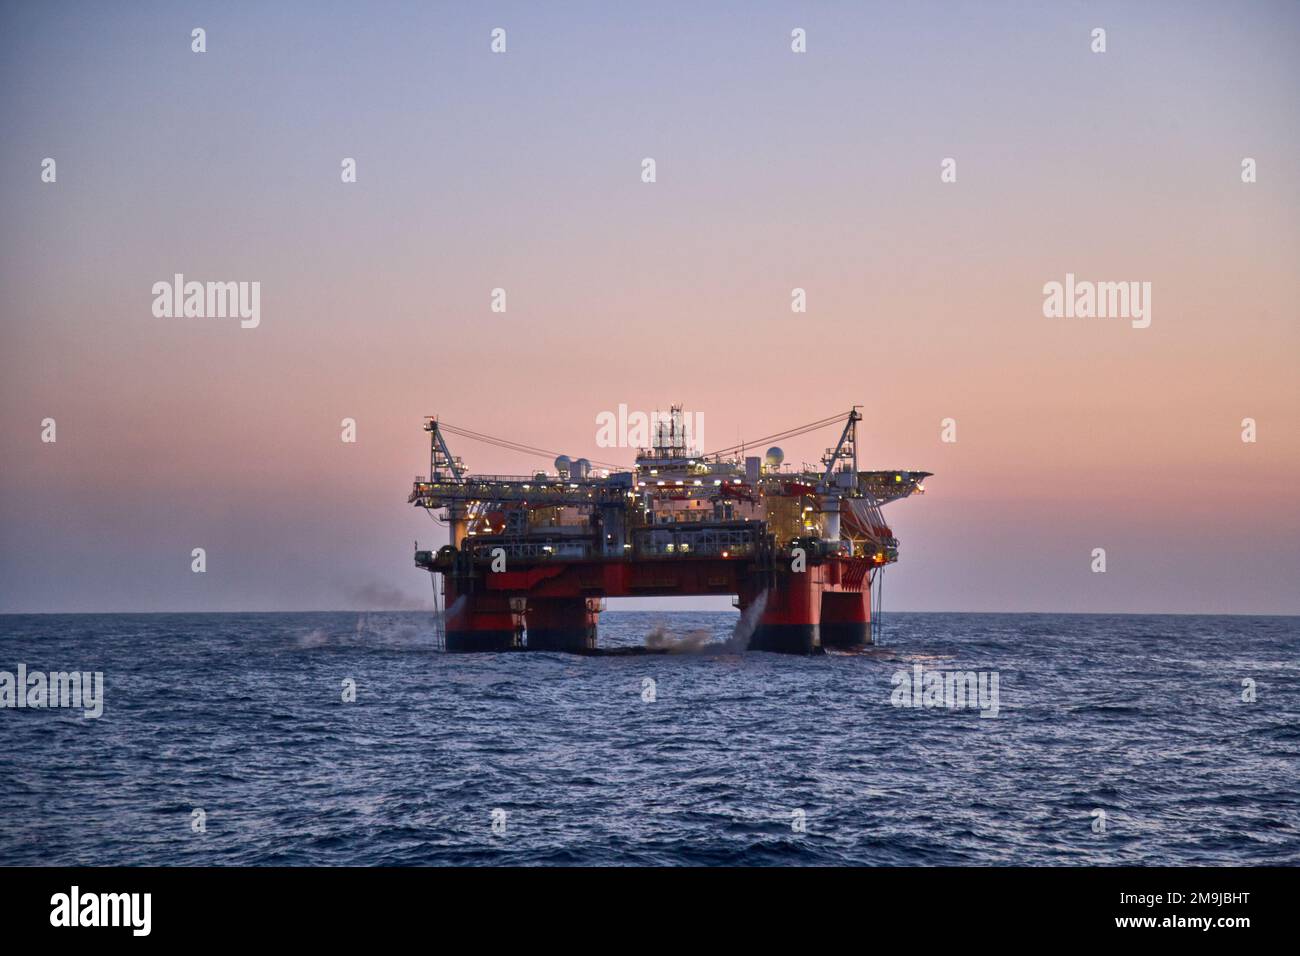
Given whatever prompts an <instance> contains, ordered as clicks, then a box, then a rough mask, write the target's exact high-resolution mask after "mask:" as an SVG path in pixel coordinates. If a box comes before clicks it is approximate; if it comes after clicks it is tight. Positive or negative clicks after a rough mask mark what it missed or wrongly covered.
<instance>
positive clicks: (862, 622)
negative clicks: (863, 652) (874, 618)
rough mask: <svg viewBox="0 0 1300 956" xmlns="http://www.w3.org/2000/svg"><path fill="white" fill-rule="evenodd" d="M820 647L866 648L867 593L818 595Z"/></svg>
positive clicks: (868, 638)
mask: <svg viewBox="0 0 1300 956" xmlns="http://www.w3.org/2000/svg"><path fill="white" fill-rule="evenodd" d="M821 636H822V645H823V646H824V647H866V646H867V645H868V644H870V643H871V591H870V589H869V588H868V586H867V583H866V582H865V581H864V582H863V583H862V590H861V591H826V592H824V593H823V594H822V624H821Z"/></svg>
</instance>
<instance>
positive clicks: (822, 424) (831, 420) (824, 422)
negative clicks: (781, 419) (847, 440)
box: [704, 412, 845, 458]
mask: <svg viewBox="0 0 1300 956" xmlns="http://www.w3.org/2000/svg"><path fill="white" fill-rule="evenodd" d="M844 419H845V416H844V413H843V412H840V413H839V414H837V415H831V416H830V417H828V418H822V419H819V420H817V421H815V422H809V423H808V424H807V425H800V426H798V427H796V428H790V429H787V430H786V431H783V432H777V433H776V434H773V435H765V436H763V437H762V438H754V439H752V440H750V441H746V442H742V443H741V444H739V445H730V446H728V447H727V448H721V449H719V450H718V451H714V452H709V454H707V455H705V456H704V457H705V458H715V457H718V456H721V455H729V454H732V453H733V452H737V451H740V450H741V449H742V448H751V447H753V446H754V445H762V444H766V443H767V442H770V441H781V440H783V439H786V438H797V437H798V436H800V435H806V434H807V433H808V432H813V431H817V430H819V429H822V428H827V427H829V426H831V425H834V424H836V423H837V422H842V421H844Z"/></svg>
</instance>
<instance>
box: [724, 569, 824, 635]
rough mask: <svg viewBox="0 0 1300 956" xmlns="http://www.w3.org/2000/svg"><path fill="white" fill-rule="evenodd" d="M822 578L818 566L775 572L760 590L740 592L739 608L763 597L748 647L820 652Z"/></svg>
mask: <svg viewBox="0 0 1300 956" xmlns="http://www.w3.org/2000/svg"><path fill="white" fill-rule="evenodd" d="M821 594H822V581H821V574H820V569H819V568H816V567H811V568H809V569H808V570H807V571H803V572H786V573H780V574H777V576H776V579H775V582H774V583H773V584H772V586H770V587H769V588H768V589H767V591H766V596H764V594H763V593H761V592H760V593H757V594H753V595H747V596H746V595H742V598H741V601H742V611H741V613H742V614H743V613H744V609H745V608H747V607H749V606H750V605H751V604H753V603H756V602H759V601H763V602H765V603H763V612H762V614H761V615H760V617H759V620H758V625H757V626H756V627H755V628H754V634H753V636H752V637H751V638H750V640H749V650H751V651H774V652H776V653H778V654H821V653H824V652H823V650H822V642H821V633H820V623H821V610H822V602H821Z"/></svg>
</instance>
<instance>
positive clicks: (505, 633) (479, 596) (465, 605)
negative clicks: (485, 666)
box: [446, 581, 523, 653]
mask: <svg viewBox="0 0 1300 956" xmlns="http://www.w3.org/2000/svg"><path fill="white" fill-rule="evenodd" d="M446 602H447V605H446V606H447V612H446V613H447V651H448V652H449V653H451V652H466V651H512V650H518V649H520V648H521V647H522V646H523V641H522V640H521V635H522V634H523V615H521V614H519V613H518V612H517V611H516V610H514V609H512V607H511V604H510V598H509V597H507V596H506V595H505V594H498V593H494V592H490V591H488V592H483V591H478V592H470V593H465V594H457V593H456V591H455V589H454V587H453V586H452V584H451V582H450V581H449V582H448V584H447V595H446Z"/></svg>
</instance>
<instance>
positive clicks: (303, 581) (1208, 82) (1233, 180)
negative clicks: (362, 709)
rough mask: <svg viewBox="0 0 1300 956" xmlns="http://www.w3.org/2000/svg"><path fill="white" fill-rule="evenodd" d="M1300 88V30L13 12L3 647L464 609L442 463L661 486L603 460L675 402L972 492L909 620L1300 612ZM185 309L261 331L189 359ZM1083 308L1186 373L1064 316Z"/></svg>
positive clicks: (912, 518)
mask: <svg viewBox="0 0 1300 956" xmlns="http://www.w3.org/2000/svg"><path fill="white" fill-rule="evenodd" d="M195 27H202V28H203V29H205V30H206V42H207V52H205V53H201V54H199V53H194V52H192V51H191V30H192V29H193V28H195ZM494 27H502V28H504V29H505V30H506V31H507V38H508V47H507V52H506V53H504V54H493V53H492V52H491V51H490V49H489V42H490V32H491V30H492V29H493V28H494ZM796 27H802V28H804V29H805V30H806V31H807V52H806V53H803V54H797V53H793V52H792V51H791V49H790V33H791V30H792V29H794V28H796ZM1096 27H1102V28H1104V29H1105V30H1106V37H1107V50H1106V52H1105V53H1093V52H1092V51H1091V49H1090V43H1091V39H1090V36H1091V32H1092V30H1093V29H1094V28H1096ZM1297 50H1300V5H1297V4H1295V3H1290V2H1286V3H1245V4H1231V5H1227V4H1199V3H1154V2H1153V3H1146V2H1144V3H1140V4H1130V3H1123V4H1120V3H1117V4H1093V3H1071V4H1068V5H1067V4H1042V3H1029V2H1026V3H919V4H850V3H844V4H817V5H809V6H806V7H805V6H803V5H800V4H765V3H730V4H723V3H704V4H697V3H680V4H671V3H668V4H646V5H625V4H620V5H617V6H616V5H611V4H607V3H596V2H593V3H585V4H579V3H555V4H540V3H520V4H469V3H463V4H430V3H410V4H383V3H374V4H371V3H366V4H336V5H330V4H316V3H313V4H290V3H279V4H273V5H272V4H267V5H265V6H262V5H255V4H242V3H241V4H228V5H227V4H222V5H215V4H214V5H186V4H161V3H160V4H129V5H120V6H115V5H107V4H93V3H84V4H60V3H49V4H31V5H24V6H17V5H11V4H4V5H3V6H0V79H2V80H3V84H2V89H3V92H0V104H2V105H0V118H2V124H0V130H2V131H3V135H2V136H0V173H3V176H2V177H0V223H2V226H0V243H2V246H0V323H2V324H0V397H2V399H3V401H2V404H0V455H2V460H3V469H2V470H0V612H15V611H151V610H250V611H261V610H309V609H352V608H367V607H375V608H397V607H416V606H421V604H422V602H427V601H428V598H429V591H430V586H429V579H428V575H427V574H426V573H424V572H422V571H419V570H417V569H416V568H414V566H413V564H412V560H411V552H412V544H413V542H414V541H415V540H416V539H418V540H419V541H420V543H421V545H422V546H425V547H427V546H436V545H437V544H441V543H444V542H445V531H444V530H443V529H441V528H438V527H436V526H435V525H434V524H433V523H432V522H431V521H430V520H429V518H428V517H426V516H425V515H424V514H422V513H420V512H419V511H417V510H415V509H414V508H412V507H410V506H409V505H407V504H406V496H407V494H408V492H409V490H410V482H411V480H412V479H413V478H414V476H415V475H416V474H417V473H420V472H422V471H425V470H427V466H428V446H427V441H426V438H427V436H426V435H425V434H424V433H423V432H422V431H421V419H422V416H424V415H429V414H435V413H436V414H439V415H441V416H442V417H443V418H444V419H446V420H447V421H449V422H452V423H454V424H457V425H461V426H466V427H469V428H473V429H477V430H480V431H483V432H487V433H489V434H493V435H500V436H503V437H506V438H510V439H514V440H517V441H522V442H526V443H528V444H532V445H537V446H541V447H543V448H548V449H556V450H559V451H563V452H566V453H568V454H570V455H573V456H575V457H576V456H579V455H586V456H588V457H592V458H600V459H606V460H610V459H612V460H616V461H626V462H628V463H629V464H630V462H631V459H632V453H631V452H630V451H627V450H616V449H602V448H598V447H597V446H596V441H595V438H596V416H597V415H598V414H600V413H601V412H602V411H612V410H615V409H617V408H618V406H619V404H620V403H624V404H627V405H628V406H629V407H630V408H632V409H641V410H645V411H650V410H654V409H662V408H666V407H667V406H668V405H669V404H670V403H673V402H677V403H681V404H682V405H684V406H685V407H686V408H687V409H688V410H690V411H698V412H701V413H703V414H704V416H705V420H706V434H707V436H708V439H709V444H710V445H714V446H721V445H728V444H732V443H734V442H735V441H737V440H738V439H745V438H750V437H758V436H762V435H766V434H769V433H772V432H776V431H779V430H780V429H782V428H786V427H792V426H796V425H800V424H802V423H804V422H807V421H810V420H813V419H818V418H822V417H825V416H827V415H830V414H833V413H836V412H839V411H847V410H848V408H849V407H850V406H851V405H853V404H861V405H863V406H864V407H863V414H864V416H865V421H864V422H863V424H862V425H861V426H860V432H859V434H860V436H861V450H860V460H861V464H862V466H863V467H865V468H913V469H924V470H927V471H932V472H934V473H935V476H934V477H933V478H932V479H930V480H929V481H928V482H927V484H926V488H927V494H926V495H925V496H924V497H921V498H915V499H912V500H910V501H905V502H901V503H898V504H895V505H891V506H890V507H889V509H888V510H887V512H886V514H887V516H888V517H889V519H890V522H891V525H892V526H893V528H894V530H895V532H896V533H897V535H898V537H899V538H900V539H901V542H902V547H901V557H900V562H899V564H898V565H897V566H896V567H893V568H891V569H890V570H889V573H888V575H887V578H886V581H887V584H886V591H885V602H886V608H887V609H892V610H965V611H999V610H1006V611H1020V610H1042V611H1079V612H1087V611H1126V612H1166V611H1167V612H1233V613H1286V614H1294V613H1300V382H1298V376H1297V360H1298V359H1300V306H1298V305H1297V303H1300V168H1298V164H1297V158H1298V157H1300V82H1298V81H1300V58H1297V55H1296V51H1297ZM46 157H50V158H53V159H55V160H56V163H57V181H56V182H53V183H46V182H42V179H41V164H42V160H43V159H44V158H46ZM344 157H353V158H355V159H356V161H357V182H355V183H343V182H341V177H340V163H341V161H342V160H343V158H344ZM646 157H652V158H654V159H655V161H656V166H657V181H656V182H654V183H644V182H642V180H641V168H642V167H641V163H642V160H643V159H644V158H646ZM946 157H952V158H954V159H955V160H956V163H957V181H956V182H955V183H943V182H941V181H940V164H941V162H942V161H943V159H944V158H946ZM1246 157H1251V158H1253V159H1254V160H1255V161H1256V165H1257V176H1258V181H1257V182H1254V183H1243V182H1242V160H1243V158H1246ZM175 273H183V274H184V275H185V276H186V277H187V278H188V279H194V280H198V281H209V280H212V281H258V282H260V283H261V324H260V326H259V327H258V328H256V329H241V328H240V326H239V322H238V320H237V319H219V318H158V317H155V316H154V315H153V313H152V311H151V304H152V301H153V296H152V294H151V291H150V290H151V287H152V286H153V284H154V283H155V282H157V281H160V280H162V281H171V278H172V276H173V275H174V274H175ZM1066 273H1074V274H1075V275H1076V276H1078V277H1079V279H1081V280H1082V279H1087V280H1092V281H1139V282H1150V283H1151V286H1152V322H1151V326H1150V327H1149V328H1146V329H1135V328H1132V327H1131V325H1130V323H1129V321H1127V320H1125V319H1101V318H1091V319H1079V318H1075V319H1057V318H1046V317H1044V315H1043V291H1042V290H1043V286H1044V284H1045V283H1048V282H1052V281H1058V282H1059V281H1064V279H1065V276H1066ZM498 287H499V288H504V289H505V290H506V291H507V302H508V309H507V312H506V313H504V314H499V313H494V312H492V311H490V309H489V302H490V296H491V292H492V290H493V289H494V288H498ZM796 287H799V288H803V289H805V290H807V301H808V310H807V312H806V314H796V313H792V311H791V307H790V302H791V290H792V289H793V288H796ZM345 417H351V418H355V419H356V421H357V428H358V441H357V442H356V443H355V444H345V443H343V442H342V441H340V421H341V419H343V418H345ZM1247 417H1250V418H1254V419H1255V420H1256V422H1257V428H1258V440H1257V441H1256V442H1254V443H1245V442H1243V441H1242V440H1241V432H1242V427H1241V422H1242V419H1243V418H1247ZM46 418H53V419H55V421H56V423H57V441H56V442H54V443H52V444H50V443H45V442H42V440H41V431H42V425H41V423H42V420H43V419H46ZM945 418H953V419H955V420H956V422H957V441H956V442H955V443H952V444H947V443H943V442H942V441H941V440H940V436H941V422H942V420H943V419H945ZM835 437H836V435H835V434H834V432H833V430H828V431H826V432H823V433H820V434H818V435H814V436H809V437H806V438H803V439H798V440H796V441H793V442H789V443H785V445H784V447H785V450H786V452H787V459H788V460H794V461H799V460H808V461H812V460H815V459H816V458H817V457H818V456H819V455H820V454H821V452H822V450H823V449H824V447H825V446H826V445H827V444H830V443H833V441H834V439H835ZM453 450H454V451H456V452H457V453H458V454H460V455H462V456H463V457H464V458H465V460H466V462H467V464H468V465H469V466H470V467H471V468H472V469H473V470H475V471H483V472H495V473H519V472H523V471H526V470H528V469H531V468H536V467H541V466H544V465H545V466H549V463H548V462H547V461H545V460H538V459H528V458H521V457H519V456H517V455H512V454H510V453H507V452H505V451H502V450H499V449H496V448H492V447H489V446H483V445H474V444H472V443H469V442H464V441H462V442H460V443H457V444H454V445H453ZM195 547H203V548H205V549H206V551H207V562H208V570H207V572H206V573H205V574H194V573H192V572H191V570H190V562H191V558H190V553H191V549H193V548H195ZM1098 547H1102V548H1105V549H1106V552H1107V565H1108V570H1107V573H1105V574H1094V573H1092V572H1091V571H1090V562H1091V552H1092V549H1094V548H1098ZM619 606H632V605H624V604H620V603H617V602H611V608H614V607H619ZM643 606H644V605H643ZM662 606H665V607H674V608H676V607H682V608H684V607H690V606H695V607H702V606H716V604H715V605H710V604H709V603H708V602H705V601H702V600H699V599H696V600H694V601H688V600H685V599H683V600H680V601H674V602H668V603H662ZM724 606H726V605H725V603H724Z"/></svg>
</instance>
